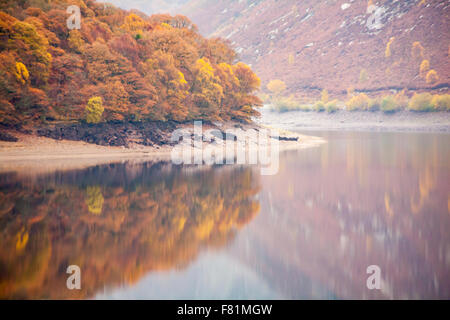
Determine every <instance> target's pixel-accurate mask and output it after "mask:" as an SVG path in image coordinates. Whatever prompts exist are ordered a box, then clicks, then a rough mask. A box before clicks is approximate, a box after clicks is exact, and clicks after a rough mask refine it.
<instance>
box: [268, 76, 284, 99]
mask: <svg viewBox="0 0 450 320" xmlns="http://www.w3.org/2000/svg"><path fill="white" fill-rule="evenodd" d="M267 89H269V90H270V92H272V93H274V94H275V95H279V94H281V93H282V92H283V91H284V90H286V83H284V81H281V80H278V79H276V80H271V81H270V82H269V84H267Z"/></svg>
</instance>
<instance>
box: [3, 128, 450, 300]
mask: <svg viewBox="0 0 450 320" xmlns="http://www.w3.org/2000/svg"><path fill="white" fill-rule="evenodd" d="M315 134H318V133H315ZM322 135H324V136H325V138H326V139H327V140H328V143H327V144H326V145H323V146H321V147H319V148H315V149H306V150H299V151H292V152H286V153H283V154H282V155H281V159H280V171H279V173H278V174H277V175H275V176H264V177H261V176H260V175H259V171H258V170H255V168H238V167H231V166H228V167H221V168H209V169H206V168H203V169H195V170H194V169H181V168H173V167H171V166H169V165H162V164H158V165H152V164H131V163H128V164H117V165H106V166H97V167H92V168H89V169H86V170H80V171H72V172H64V173H62V172H60V173H54V174H48V175H41V176H37V177H33V176H31V177H30V176H28V175H27V176H25V175H22V176H17V175H15V174H3V175H1V176H0V197H1V201H0V230H1V242H0V297H1V298H168V299H173V298H184V299H193V298H206V299H207V298H225V299H228V298H231V299H240V298H244V299H248V298H269V299H270V298H285V299H296V298H307V299H309V298H314V299H320V298H338V299H348V298H356V299H365V298H367V299H380V298H383V299H386V298H396V299H402V298H409V299H415V298H447V299H448V298H450V232H449V230H450V208H449V207H450V185H449V181H450V145H449V144H448V135H440V134H412V133H408V134H404V133H403V134H399V133H397V134H394V133H392V134H391V133H345V132H344V133H342V132H341V133H338V132H335V133H330V134H327V133H323V134H322ZM258 213H259V214H258ZM243 226H245V227H243ZM208 249H209V250H208ZM70 264H76V265H79V266H80V267H81V271H82V290H81V291H69V290H67V289H66V286H65V281H66V279H67V274H66V273H65V271H66V268H67V266H68V265H70ZM369 265H378V266H379V267H380V268H381V278H382V283H381V290H369V289H368V288H367V287H366V280H367V277H368V275H367V274H366V268H367V267H368V266H369Z"/></svg>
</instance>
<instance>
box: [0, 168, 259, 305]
mask: <svg viewBox="0 0 450 320" xmlns="http://www.w3.org/2000/svg"><path fill="white" fill-rule="evenodd" d="M133 170H138V168H133ZM136 176H137V177H139V176H145V175H140V174H139V171H136ZM97 178H98V181H101V180H102V179H101V177H97ZM171 179H173V180H171ZM169 181H170V182H169ZM137 182H138V183H139V184H138V186H137V188H136V189H132V188H131V189H130V188H126V191H125V190H124V188H123V187H115V186H114V187H111V186H108V185H102V186H101V187H100V186H93V187H90V188H87V189H86V190H85V191H83V190H81V189H79V188H78V186H70V185H69V186H67V185H64V186H61V185H59V184H56V185H55V186H51V187H52V188H53V189H55V191H54V192H52V193H42V192H41V191H40V190H34V191H36V192H37V194H39V195H41V194H44V197H43V198H41V197H42V196H39V197H40V203H41V204H40V205H39V206H38V209H37V210H32V212H30V213H29V212H27V213H26V214H25V216H26V217H27V223H28V224H27V225H28V226H30V223H29V222H30V221H35V223H34V224H33V226H32V228H33V232H31V231H28V232H29V234H28V237H29V239H28V240H26V237H27V236H26V234H27V233H25V232H23V231H21V233H20V234H16V233H17V230H19V229H18V228H14V229H11V231H10V232H12V234H11V235H10V236H9V239H10V240H9V241H8V248H9V250H10V251H13V250H14V252H15V244H18V248H20V247H23V246H24V249H23V251H22V252H23V253H22V254H20V255H16V256H17V259H16V260H15V261H12V262H10V264H11V265H12V266H14V267H15V268H13V269H14V270H15V271H14V272H13V273H11V272H10V273H7V274H8V277H9V279H10V281H9V283H8V286H9V288H8V289H5V290H3V289H2V288H0V298H4V297H17V296H18V295H19V294H20V296H21V297H28V298H41V297H56V298H83V297H86V296H90V295H92V294H93V292H95V291H96V290H97V288H99V287H103V286H104V285H115V284H118V283H123V282H124V281H126V282H128V283H135V282H136V281H138V280H139V279H140V278H141V277H142V275H144V274H145V273H147V272H149V271H152V270H167V269H169V268H173V267H175V266H178V267H180V266H186V265H187V264H188V263H189V262H190V261H192V260H193V259H194V258H195V257H196V256H197V254H198V252H199V251H200V250H201V248H202V247H204V246H205V245H206V246H217V247H220V246H223V245H224V244H226V243H228V241H229V240H230V239H232V237H234V235H235V229H236V228H239V227H241V226H243V225H244V224H245V223H248V222H249V221H250V220H251V219H252V217H254V215H255V213H256V211H259V204H258V203H257V201H254V200H252V199H251V198H252V197H253V195H255V194H256V193H257V192H258V190H259V187H258V180H257V176H256V177H255V176H253V175H252V172H251V170H230V171H228V170H216V169H212V170H205V171H201V172H200V173H198V174H197V173H196V174H194V175H178V174H174V175H171V174H169V176H168V178H167V179H166V178H162V179H161V180H157V179H156V180H155V181H151V182H148V181H142V180H139V179H138V180H137ZM29 192H30V191H29V190H24V191H23V192H20V193H19V192H15V191H13V192H11V194H10V195H8V194H7V195H6V197H8V198H10V201H11V202H12V203H16V201H17V200H18V199H33V198H34V197H30V195H29ZM102 198H103V201H102V200H101V199H102ZM100 203H102V204H101V205H100ZM89 205H91V209H94V210H97V211H96V212H98V211H99V208H100V207H101V208H102V210H101V212H102V214H92V212H91V210H86V208H87V207H88V208H89ZM143 207H146V208H145V209H144V208H143ZM35 209H36V208H35ZM6 215H7V217H8V219H9V218H10V215H9V214H8V213H6ZM55 215H58V219H55ZM38 221H39V223H36V222H38ZM20 223H21V222H20ZM61 223H62V224H63V225H64V228H65V232H64V233H59V232H57V230H60V228H59V227H55V225H56V224H57V225H58V226H59V225H60V224H61ZM47 227H48V228H47ZM23 230H25V229H23ZM6 233H7V234H8V231H6ZM80 234H83V235H86V237H84V236H83V237H80V236H79V235H80ZM19 239H20V241H19V242H18V240H19ZM25 242H27V245H24V244H25ZM31 243H32V244H33V246H30V244H31ZM52 247H54V251H53V252H57V254H55V255H52V254H51V252H52V250H50V249H51V248H52ZM31 249H32V250H31ZM24 253H26V254H24ZM5 254H6V255H5ZM9 255H10V252H4V251H1V250H0V261H1V262H3V261H4V260H5V259H9V258H5V257H8V256H9ZM24 259H25V260H24ZM67 260H70V261H79V263H80V264H79V265H80V266H81V268H82V270H83V276H84V279H85V280H84V283H86V287H85V288H83V289H82V291H81V292H77V293H73V292H69V291H67V290H64V291H62V289H65V288H64V287H63V288H62V289H61V290H60V289H58V288H59V286H60V283H64V281H63V280H62V277H64V276H65V274H61V273H60V270H58V267H59V266H60V265H61V263H64V262H65V261H67ZM28 261H33V264H31V266H30V268H25V267H23V268H21V267H18V266H26V265H30V263H28ZM45 279H49V280H48V281H47V282H46V283H44V282H43V281H44V280H45ZM61 281H62V282H61ZM1 286H2V285H0V287H1ZM19 291H20V292H19Z"/></svg>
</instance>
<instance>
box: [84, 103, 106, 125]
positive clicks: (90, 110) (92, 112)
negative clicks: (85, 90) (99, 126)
mask: <svg viewBox="0 0 450 320" xmlns="http://www.w3.org/2000/svg"><path fill="white" fill-rule="evenodd" d="M104 110H105V108H103V101H102V98H101V97H92V98H90V99H89V101H88V104H87V106H86V122H87V123H99V122H100V121H101V119H102V114H103V111H104Z"/></svg>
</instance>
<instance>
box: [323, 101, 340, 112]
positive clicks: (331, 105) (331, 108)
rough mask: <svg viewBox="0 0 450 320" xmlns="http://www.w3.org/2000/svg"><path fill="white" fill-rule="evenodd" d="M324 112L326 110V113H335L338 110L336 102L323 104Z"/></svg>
mask: <svg viewBox="0 0 450 320" xmlns="http://www.w3.org/2000/svg"><path fill="white" fill-rule="evenodd" d="M325 110H327V112H328V113H333V112H336V111H337V110H338V106H337V100H332V101H330V102H328V103H327V104H325Z"/></svg>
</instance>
